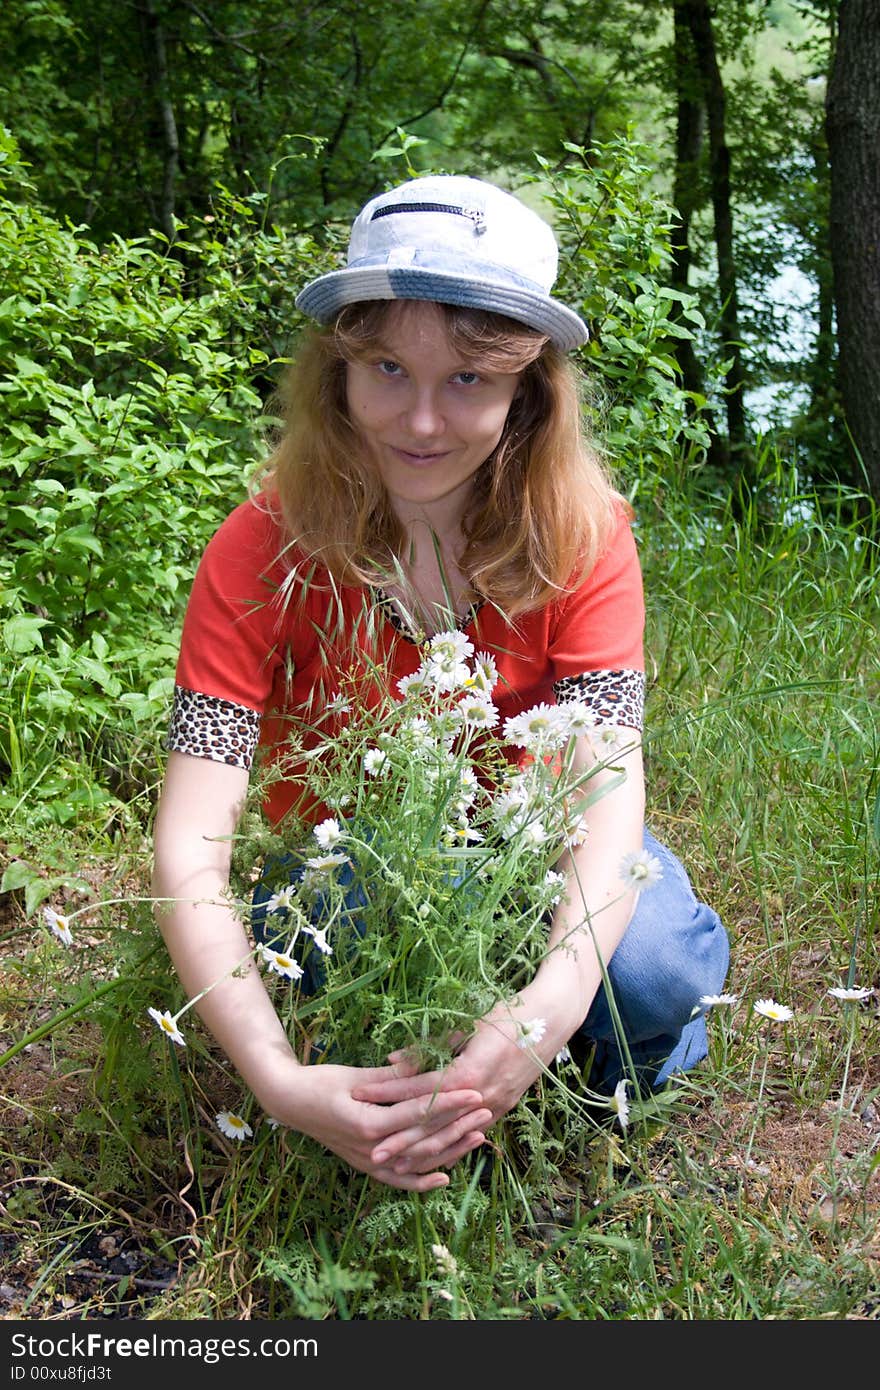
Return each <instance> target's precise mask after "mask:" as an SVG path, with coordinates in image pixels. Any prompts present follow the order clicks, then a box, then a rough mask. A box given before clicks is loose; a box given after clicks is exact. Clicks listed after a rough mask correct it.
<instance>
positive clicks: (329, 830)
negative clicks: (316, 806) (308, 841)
mask: <svg viewBox="0 0 880 1390" xmlns="http://www.w3.org/2000/svg"><path fill="white" fill-rule="evenodd" d="M313 833H314V836H315V839H316V840H317V841H318V844H319V845H320V846H321V849H323V850H329V849H332V848H333V846H334V845H338V844H339V841H340V840H341V839H342V829H341V827H340V825H339V821H338V820H336V818H335V816H328V818H327V819H326V820H322V821H321V824H320V825H316V826H315V829H314V832H313Z"/></svg>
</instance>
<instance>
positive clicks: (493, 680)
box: [467, 652, 498, 695]
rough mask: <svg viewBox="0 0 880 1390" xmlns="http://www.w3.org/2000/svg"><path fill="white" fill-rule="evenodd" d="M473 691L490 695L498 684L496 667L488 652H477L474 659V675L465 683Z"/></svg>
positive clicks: (492, 657)
mask: <svg viewBox="0 0 880 1390" xmlns="http://www.w3.org/2000/svg"><path fill="white" fill-rule="evenodd" d="M467 683H468V684H469V685H470V687H471V688H472V689H473V690H478V691H482V692H483V694H484V695H491V693H492V691H493V690H494V689H495V687H496V685H497V684H498V667H497V665H496V664H495V658H494V656H492V655H491V654H490V653H489V652H477V654H476V656H475V657H474V673H473V675H472V676H471V678H470V681H469V682H467Z"/></svg>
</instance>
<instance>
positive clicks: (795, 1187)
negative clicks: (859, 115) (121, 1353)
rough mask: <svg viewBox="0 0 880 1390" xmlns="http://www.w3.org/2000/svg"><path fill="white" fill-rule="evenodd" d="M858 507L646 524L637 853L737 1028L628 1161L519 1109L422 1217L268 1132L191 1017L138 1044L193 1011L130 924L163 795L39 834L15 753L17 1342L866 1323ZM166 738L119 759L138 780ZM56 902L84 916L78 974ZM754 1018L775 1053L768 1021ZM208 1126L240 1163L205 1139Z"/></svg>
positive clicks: (871, 1017)
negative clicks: (678, 868)
mask: <svg viewBox="0 0 880 1390" xmlns="http://www.w3.org/2000/svg"><path fill="white" fill-rule="evenodd" d="M855 502H856V499H853V498H850V497H847V496H844V495H842V494H841V495H840V496H839V497H838V499H837V502H836V505H829V503H828V499H827V498H826V499H823V501H822V504H821V506H820V505H819V502H818V499H816V498H814V497H812V496H810V495H808V494H806V493H805V492H804V490H803V489H802V488H801V487H800V485H799V483H798V480H797V477H796V475H795V474H794V473H793V471H791V470H787V469H785V468H783V467H782V466H779V465H773V464H768V465H767V467H766V469H765V472H764V475H763V481H762V484H761V486H760V488H759V489H758V490H757V492H756V493H755V495H754V496H753V497H752V498H751V500H750V502H749V503H748V504H747V505H746V506H745V508H744V509H743V508H740V513H741V514H739V515H737V516H734V514H733V512H732V510H731V508H730V507H729V506H726V505H725V504H723V503H716V502H714V501H713V500H712V499H698V498H695V497H690V498H688V499H685V498H684V497H682V496H681V495H672V494H670V493H666V492H664V491H663V490H662V489H660V488H655V489H654V490H652V491H651V492H650V493H648V492H646V493H645V494H644V495H643V497H642V498H640V499H638V501H637V509H638V521H637V534H638V538H639V542H640V545H641V548H642V554H643V565H644V570H645V579H646V591H647V596H648V640H647V651H648V661H649V670H648V674H649V701H648V725H647V728H648V732H647V738H646V749H647V762H648V776H649V801H650V811H649V818H650V822H651V825H652V828H653V829H654V830H655V833H657V834H658V835H659V836H660V837H661V838H662V839H665V840H666V841H667V842H668V843H669V844H670V845H671V846H672V847H673V848H674V849H676V850H677V851H678V852H679V854H680V855H681V857H682V858H683V859H684V861H685V863H686V864H687V866H688V869H689V871H690V873H691V875H692V878H693V881H694V883H695V886H696V888H697V890H698V892H699V893H700V895H701V896H703V897H704V898H705V899H706V900H707V901H710V902H711V903H712V904H713V905H714V906H715V907H716V908H717V909H718V911H719V912H720V913H721V915H722V919H723V920H724V922H725V925H726V926H727V929H728V931H729V933H730V936H731V941H732V964H731V970H730V976H729V980H728V982H727V986H726V987H727V989H728V990H729V991H730V992H731V993H732V994H734V995H736V996H737V998H738V1002H737V1004H736V1005H734V1006H732V1007H724V1006H718V1007H717V1008H716V1009H715V1010H713V1012H712V1014H711V1015H710V1018H709V1031H710V1057H709V1059H708V1060H707V1062H706V1063H704V1064H702V1066H701V1067H700V1068H698V1069H697V1070H696V1071H695V1072H692V1073H689V1074H688V1075H687V1076H686V1077H682V1078H681V1079H680V1080H679V1081H678V1082H677V1083H675V1084H674V1085H673V1086H671V1087H670V1088H668V1090H667V1091H666V1092H664V1093H663V1094H662V1095H660V1096H657V1097H642V1098H641V1101H640V1103H637V1104H635V1105H634V1106H633V1113H632V1116H631V1122H630V1124H629V1125H628V1127H627V1128H626V1130H621V1128H620V1125H619V1124H617V1123H615V1122H614V1121H613V1117H611V1116H609V1115H607V1114H597V1117H596V1119H595V1121H591V1120H589V1119H587V1120H584V1119H583V1118H582V1119H581V1120H580V1122H579V1124H578V1125H577V1126H576V1127H575V1126H573V1125H572V1123H571V1118H570V1115H569V1114H568V1113H567V1112H566V1109H565V1107H564V1105H561V1104H560V1103H559V1101H558V1095H559V1092H558V1090H557V1089H556V1088H554V1087H551V1086H549V1085H546V1084H545V1085H539V1086H537V1087H536V1088H535V1091H534V1093H533V1094H532V1095H531V1096H530V1097H529V1100H528V1103H527V1104H526V1105H525V1106H523V1107H521V1109H520V1111H518V1112H517V1113H516V1116H515V1117H509V1118H508V1120H506V1121H505V1122H503V1123H502V1124H501V1125H500V1126H498V1127H497V1129H496V1130H495V1131H493V1133H492V1136H491V1138H492V1141H493V1142H492V1144H491V1145H487V1146H486V1148H485V1149H484V1150H483V1152H482V1153H481V1154H480V1155H479V1156H478V1157H476V1158H472V1159H469V1160H466V1161H464V1162H462V1163H461V1164H459V1165H458V1166H457V1168H456V1169H455V1170H454V1172H453V1181H452V1182H451V1184H450V1186H449V1188H448V1189H446V1190H444V1191H441V1192H435V1193H432V1194H429V1195H427V1196H415V1195H412V1194H407V1193H403V1192H397V1191H392V1190H390V1189H386V1188H382V1187H379V1186H377V1185H376V1184H374V1183H372V1182H371V1181H370V1180H369V1179H366V1178H364V1177H363V1176H361V1175H358V1174H354V1173H352V1172H351V1171H350V1170H348V1169H346V1167H345V1165H344V1164H343V1163H342V1162H341V1161H339V1160H337V1159H335V1158H334V1157H332V1156H330V1155H328V1154H326V1153H324V1152H323V1151H321V1150H319V1149H318V1147H317V1146H316V1145H314V1144H313V1143H312V1142H311V1141H309V1140H306V1139H303V1138H301V1137H299V1136H297V1135H295V1134H293V1133H290V1132H286V1131H284V1130H280V1129H273V1128H271V1127H270V1126H269V1125H268V1124H266V1123H265V1117H263V1116H262V1115H260V1114H259V1113H256V1112H255V1111H254V1110H253V1109H251V1108H248V1107H249V1102H248V1098H247V1097H246V1095H244V1094H243V1090H242V1087H241V1084H240V1082H239V1081H238V1078H237V1077H236V1076H235V1075H234V1073H233V1072H232V1070H231V1068H230V1067H229V1065H228V1063H227V1062H226V1061H225V1059H224V1058H223V1057H222V1056H221V1055H219V1053H218V1052H217V1049H216V1048H215V1047H214V1046H213V1044H212V1043H211V1041H210V1039H209V1038H208V1037H207V1035H206V1034H205V1033H204V1032H203V1031H202V1030H201V1029H200V1027H199V1026H198V1025H197V1024H196V1022H195V1020H194V1017H193V1015H191V1014H190V1015H187V1021H188V1024H189V1027H188V1030H187V1040H188V1046H187V1048H186V1050H185V1051H183V1050H181V1049H179V1048H177V1049H176V1048H174V1047H173V1046H172V1045H170V1044H169V1043H168V1042H167V1041H166V1040H165V1039H163V1038H162V1037H161V1036H160V1035H159V1032H158V1030H157V1029H156V1028H155V1027H154V1025H153V1024H152V1023H151V1022H150V1020H149V1019H148V1017H147V1014H146V1010H147V1007H148V1006H149V1005H156V1004H160V1007H166V1005H168V1006H169V1007H172V1008H173V1007H176V1005H174V1004H173V1001H174V1000H175V999H176V1000H178V1001H179V1002H180V1003H182V1002H183V1000H182V996H181V995H180V993H179V990H178V987H177V986H176V983H175V981H174V977H173V975H172V973H171V971H170V968H169V966H168V963H167V960H166V958H165V955H164V950H163V948H162V947H161V944H160V943H159V942H158V937H157V933H156V929H155V926H154V922H153V918H152V913H151V909H150V906H149V904H148V903H147V902H145V901H143V898H144V896H145V894H146V888H145V884H146V881H147V874H148V856H149V851H148V821H149V808H150V806H151V805H152V802H153V800H154V797H155V791H156V780H155V778H154V777H151V776H147V777H144V776H143V775H142V776H141V783H140V791H139V798H140V799H139V801H138V802H137V805H136V806H135V807H134V809H132V805H131V802H130V801H129V800H128V799H126V798H122V797H119V796H118V795H117V796H115V797H112V798H111V799H110V801H109V802H105V803H104V804H102V805H96V806H95V807H93V808H91V807H90V806H89V805H88V804H87V803H85V802H79V803H77V805H78V809H77V814H76V816H75V817H73V818H72V819H68V820H66V821H64V823H63V824H62V825H61V826H60V827H57V828H55V829H53V825H52V822H51V820H48V821H47V820H40V819H39V818H34V817H29V816H28V814H27V813H26V811H27V799H28V793H27V787H28V785H30V788H31V793H30V796H31V799H34V798H39V796H40V787H41V785H44V779H46V778H48V777H51V776H54V775H55V774H56V772H57V762H56V763H55V764H54V765H53V766H48V767H44V766H43V765H41V764H40V762H39V752H40V748H41V746H45V747H50V748H51V749H52V750H53V759H57V746H56V745H55V743H54V742H53V741H52V740H51V739H47V740H45V741H44V743H42V744H41V741H40V738H39V737H38V736H33V737H31V738H30V740H29V741H28V744H27V747H28V749H29V750H30V752H29V754H28V757H30V758H32V760H33V761H32V762H31V763H30V764H29V765H26V764H25V763H22V764H21V765H20V766H18V767H17V768H16V769H15V777H16V786H17V787H18V788H20V789H21V795H22V797H23V800H22V802H21V808H20V809H16V807H18V805H19V803H18V802H16V806H15V807H13V808H12V810H11V812H10V815H9V820H8V825H7V830H6V832H5V854H6V859H7V861H8V862H7V865H6V870H5V875H4V887H5V889H6V892H5V894H4V897H3V899H2V900H0V901H2V902H3V906H4V915H3V917H2V924H3V925H2V931H3V935H4V958H3V964H2V974H0V1014H2V1039H3V1041H2V1043H0V1052H2V1053H3V1055H2V1056H0V1105H2V1114H3V1128H2V1137H0V1149H2V1155H0V1163H2V1188H0V1204H2V1208H0V1284H5V1285H6V1286H7V1288H8V1289H11V1290H12V1291H13V1292H12V1294H8V1295H7V1297H8V1298H11V1300H12V1302H11V1316H19V1317H34V1318H35V1317H41V1318H45V1317H50V1318H71V1317H76V1318H80V1317H86V1318H90V1317H132V1316H133V1317H138V1318H145V1319H156V1318H171V1319H184V1318H200V1319H216V1318H227V1317H232V1318H248V1317H255V1318H256V1317H260V1318H271V1319H284V1318H290V1317H301V1318H308V1319H322V1318H326V1319H346V1318H370V1319H419V1318H432V1319H442V1318H451V1319H462V1318H464V1319H516V1320H521V1319H539V1320H546V1319H610V1320H628V1319H655V1318H672V1319H699V1320H703V1319H725V1320H727V1319H774V1318H775V1319H778V1318H785V1319H817V1318H818V1319H822V1318H825V1319H841V1318H849V1319H869V1318H876V1317H877V1316H878V1309H880V1275H878V1269H880V1265H878V1259H880V1232H878V1219H880V1173H878V1168H880V1100H878V1089H880V1067H878V1062H877V1057H878V1051H880V1050H878V1031H880V1018H878V1001H880V993H878V992H877V991H878V988H880V973H878V967H877V937H878V930H880V920H878V919H880V912H878V902H880V892H878V890H880V771H878V768H880V758H878V745H880V726H878V713H877V711H878V683H880V681H878V662H877V651H878V646H877V638H878V630H877V629H878V621H877V620H878V611H880V610H878V550H877V541H876V537H877V530H876V517H874V516H872V515H870V513H869V514H868V515H867V517H866V515H865V504H864V500H862V502H861V505H860V506H858V507H857V506H856V505H855ZM16 713H17V712H16V711H9V712H8V714H9V716H10V717H14V716H15V715H16ZM160 737H161V731H160V730H158V729H157V730H156V732H155V745H154V749H153V752H152V754H151V755H150V756H148V757H144V756H143V754H142V751H141V752H139V761H140V766H141V768H144V767H155V768H156V769H157V773H156V775H157V776H158V767H159V765H160V755H159V752H158V746H159V741H160ZM84 755H86V756H87V750H82V751H81V752H80V753H79V754H78V755H77V753H76V750H75V749H71V753H70V756H71V757H72V758H75V757H76V756H80V757H82V756H84ZM96 781H99V776H98V773H97V772H96V769H95V768H94V767H91V768H89V769H88V773H87V775H84V776H83V777H82V779H81V785H89V784H92V783H94V782H96ZM78 785H79V784H78ZM53 794H54V793H53ZM58 794H59V795H63V788H62V790H61V792H60V793H58ZM44 901H48V902H51V903H52V904H53V905H54V906H55V907H56V908H57V909H58V910H59V911H60V910H70V909H73V910H75V909H77V908H79V907H85V906H88V908H89V911H88V912H84V913H83V914H82V915H81V916H79V917H77V918H76V919H75V920H74V922H73V923H72V926H73V931H74V944H73V946H72V947H71V948H70V949H69V950H65V949H64V947H63V946H61V944H60V943H59V942H58V941H57V940H56V939H54V938H53V937H52V934H51V932H49V931H48V930H47V928H46V927H45V926H44V925H43V923H42V921H41V914H40V912H39V908H40V906H41V904H42V902H44ZM832 986H860V987H864V988H873V989H874V991H875V992H874V994H873V995H871V996H870V997H869V998H867V999H866V1000H865V1001H864V1002H862V1003H846V1002H839V1001H838V1000H836V999H835V998H833V997H832V996H830V995H829V994H828V993H827V991H828V989H829V988H830V987H832ZM175 991H177V993H175ZM766 998H772V999H774V1000H776V1001H778V1002H779V1003H781V1004H784V1005H785V1006H787V1007H788V1008H790V1009H791V1010H792V1013H793V1017H792V1019H791V1021H790V1022H786V1023H781V1022H774V1021H773V1020H772V1019H768V1018H764V1017H762V1016H761V1015H760V1014H757V1013H756V1012H755V1011H754V1008H753V1005H754V1003H755V1002H756V1001H757V1000H758V999H766ZM160 1001H161V1003H160ZM227 1108H229V1109H234V1110H235V1109H241V1111H242V1113H243V1114H244V1116H245V1118H247V1120H248V1123H249V1124H250V1125H251V1127H252V1129H253V1135H252V1136H251V1137H250V1138H248V1139H246V1140H245V1141H244V1142H241V1143H239V1142H237V1141H233V1140H229V1139H227V1138H225V1137H224V1136H223V1135H222V1134H221V1133H220V1132H219V1130H218V1128H217V1126H216V1124H215V1121H214V1116H215V1115H216V1114H217V1113H218V1112H219V1111H220V1110H222V1109H227ZM434 1247H436V1249H435V1248H434ZM111 1250H115V1252H116V1253H115V1255H109V1254H108V1253H107V1252H108V1251H111Z"/></svg>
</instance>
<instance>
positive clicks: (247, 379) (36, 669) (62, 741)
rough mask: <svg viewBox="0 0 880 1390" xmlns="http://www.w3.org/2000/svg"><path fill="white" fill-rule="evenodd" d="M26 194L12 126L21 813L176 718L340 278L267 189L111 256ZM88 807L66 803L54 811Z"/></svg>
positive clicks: (7, 467) (10, 402)
mask: <svg viewBox="0 0 880 1390" xmlns="http://www.w3.org/2000/svg"><path fill="white" fill-rule="evenodd" d="M31 192H32V190H31V188H30V185H29V182H28V179H27V175H26V172H25V170H24V169H23V167H22V165H21V163H20V161H19V160H18V158H17V152H16V147H15V144H14V141H13V140H12V139H11V137H10V136H9V135H8V133H7V132H3V133H0V265H2V267H3V269H2V272H0V402H2V405H0V409H2V412H3V418H4V425H5V428H4V430H3V434H2V442H0V460H2V478H3V493H4V498H3V500H4V508H3V520H2V528H3V530H2V541H3V544H2V549H0V586H2V588H0V651H2V653H3V664H4V667H5V668H6V669H7V671H8V672H9V678H8V679H7V680H6V681H5V682H4V686H5V687H6V690H8V693H9V699H10V704H9V707H8V709H7V710H6V711H4V717H3V718H2V720H0V759H2V761H3V762H4V763H5V765H6V770H7V771H8V772H9V774H10V787H9V788H7V792H6V793H5V797H6V803H5V804H6V806H7V809H8V808H9V806H10V805H18V804H19V802H20V800H21V796H22V795H23V794H25V793H26V792H27V790H28V788H29V787H31V786H32V785H33V782H34V779H35V778H37V777H40V776H44V775H47V769H49V768H50V766H51V770H52V772H53V773H55V772H57V768H58V761H57V760H58V759H59V758H63V757H64V756H66V755H70V754H73V755H74V756H75V757H76V759H77V761H78V762H80V763H81V762H82V761H83V752H84V750H86V749H88V750H89V751H88V753H87V755H86V758H85V761H86V763H87V764H90V765H91V766H92V769H93V771H94V758H95V753H96V751H97V753H98V756H99V758H100V757H101V756H103V753H104V752H106V749H107V746H108V741H109V743H110V744H112V743H113V741H114V739H115V740H116V742H117V745H118V747H117V749H116V752H115V753H114V754H113V757H112V761H114V762H115V763H116V765H117V768H122V767H128V766H129V756H128V753H127V752H126V751H125V750H126V748H127V746H128V744H129V741H130V740H131V738H132V736H134V735H136V734H137V733H138V731H143V730H144V729H145V728H147V727H149V728H150V729H153V730H155V729H156V728H157V727H158V725H159V723H160V722H161V718H162V715H163V712H164V708H165V705H166V701H167V698H168V695H169V691H170V686H171V681H172V676H171V672H172V670H173V663H174V656H175V653H176V625H177V622H178V620H179V617H180V613H181V611H182V607H183V603H184V601H185V598H186V595H187V593H188V590H189V585H190V582H191V579H192V574H193V571H194V569H195V565H196V563H197V560H198V557H199V554H200V553H201V550H202V548H203V547H204V545H205V543H206V542H207V540H208V538H209V537H210V535H211V534H212V533H213V531H214V530H215V529H216V527H217V526H218V525H219V523H220V521H221V520H222V519H223V517H224V516H226V514H227V513H228V512H229V511H230V509H231V508H232V507H233V506H234V505H235V504H236V503H237V502H239V501H241V500H242V499H243V497H244V496H245V480H246V476H247V474H248V471H249V469H250V468H251V466H252V464H253V462H254V461H255V459H256V458H257V457H259V456H260V455H261V453H262V443H261V437H262V433H263V430H264V428H265V426H266V425H267V423H268V421H267V417H266V415H265V414H264V406H263V400H262V398H261V394H260V390H259V389H258V388H259V387H262V388H263V390H264V391H268V390H270V389H271V385H272V380H273V371H274V366H275V364H274V361H273V356H272V353H274V354H276V355H277V353H278V352H279V350H281V348H282V343H281V339H282V333H283V331H284V325H286V328H287V333H288V334H289V332H290V330H291V329H292V328H293V327H295V325H296V315H295V311H294V309H293V303H292V300H293V291H294V289H295V287H296V284H297V283H298V282H299V281H301V279H302V277H303V275H304V274H317V273H319V272H320V270H321V269H322V268H323V267H322V265H321V264H320V253H319V251H318V249H317V247H316V246H315V245H314V243H313V242H312V241H311V240H310V239H309V238H307V237H303V236H294V235H292V234H290V233H286V232H283V231H278V230H275V229H271V230H266V229H265V228H263V227H261V225H260V222H259V216H258V214H259V209H260V201H261V200H260V199H259V198H255V199H253V200H251V201H250V202H248V203H243V202H241V201H238V200H235V199H232V198H231V197H228V196H227V195H225V194H224V193H223V192H222V191H221V192H220V193H219V194H218V200H217V205H216V206H217V213H216V215H215V216H211V217H208V218H206V219H204V221H203V222H201V223H199V224H198V225H196V226H193V227H191V228H188V229H187V228H181V229H180V232H181V236H180V239H179V240H178V241H177V242H176V243H175V244H174V246H173V247H169V246H168V245H167V244H166V243H165V242H163V241H162V240H161V239H160V238H158V237H157V238H152V239H137V240H131V241H123V240H121V239H119V238H117V239H115V240H113V241H112V242H110V243H109V244H108V245H106V246H103V247H99V246H96V245H95V244H94V243H93V242H92V241H91V240H89V238H88V235H87V229H85V228H75V227H70V226H63V225H61V224H60V223H59V222H58V221H56V220H55V219H54V218H52V217H50V216H49V215H48V214H47V213H46V212H45V211H43V210H42V209H41V208H40V207H38V206H37V205H36V204H35V203H34V202H33V200H32V197H31ZM68 771H69V770H68ZM105 774H106V769H104V772H103V773H102V774H101V775H100V776H99V777H98V778H97V780H98V781H99V782H103V781H104V780H105ZM70 780H71V779H70V776H69V775H68V776H65V777H63V778H62V781H63V782H64V783H65V784H66V785H69V783H70ZM75 780H76V779H75V778H74V781H75ZM85 780H86V783H89V782H92V781H94V780H95V778H94V777H93V776H91V775H88V776H86V779H85ZM45 790H46V788H45V785H44V786H43V790H42V792H41V793H40V795H41V796H42V795H43V793H44V792H45ZM72 794H73V792H72V790H71V795H72ZM9 797H13V798H14V801H12V802H10V801H9V799H8V798H9ZM75 811H76V800H75V798H74V800H73V801H72V802H71V801H70V800H69V799H68V800H65V798H64V796H63V795H62V797H61V800H60V802H58V804H56V805H55V808H54V810H53V812H52V818H54V819H57V818H58V817H59V816H60V818H61V819H62V820H69V819H70V818H71V816H72V815H73V814H74V813H75Z"/></svg>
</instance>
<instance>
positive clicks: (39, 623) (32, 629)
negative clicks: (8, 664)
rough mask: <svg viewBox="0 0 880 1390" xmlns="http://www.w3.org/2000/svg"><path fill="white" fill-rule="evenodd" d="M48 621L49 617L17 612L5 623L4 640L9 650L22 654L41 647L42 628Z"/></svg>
mask: <svg viewBox="0 0 880 1390" xmlns="http://www.w3.org/2000/svg"><path fill="white" fill-rule="evenodd" d="M48 621H49V619H48V618H35V617H32V616H31V615H30V614H28V613H16V615H15V617H13V618H7V619H6V622H5V623H4V624H3V641H4V643H5V645H6V648H7V650H8V651H10V652H15V654H16V655H19V656H20V655H22V654H23V653H24V652H33V651H37V650H38V649H41V648H42V646H43V636H42V632H41V629H42V628H44V627H45V626H46V624H47V623H48Z"/></svg>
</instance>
